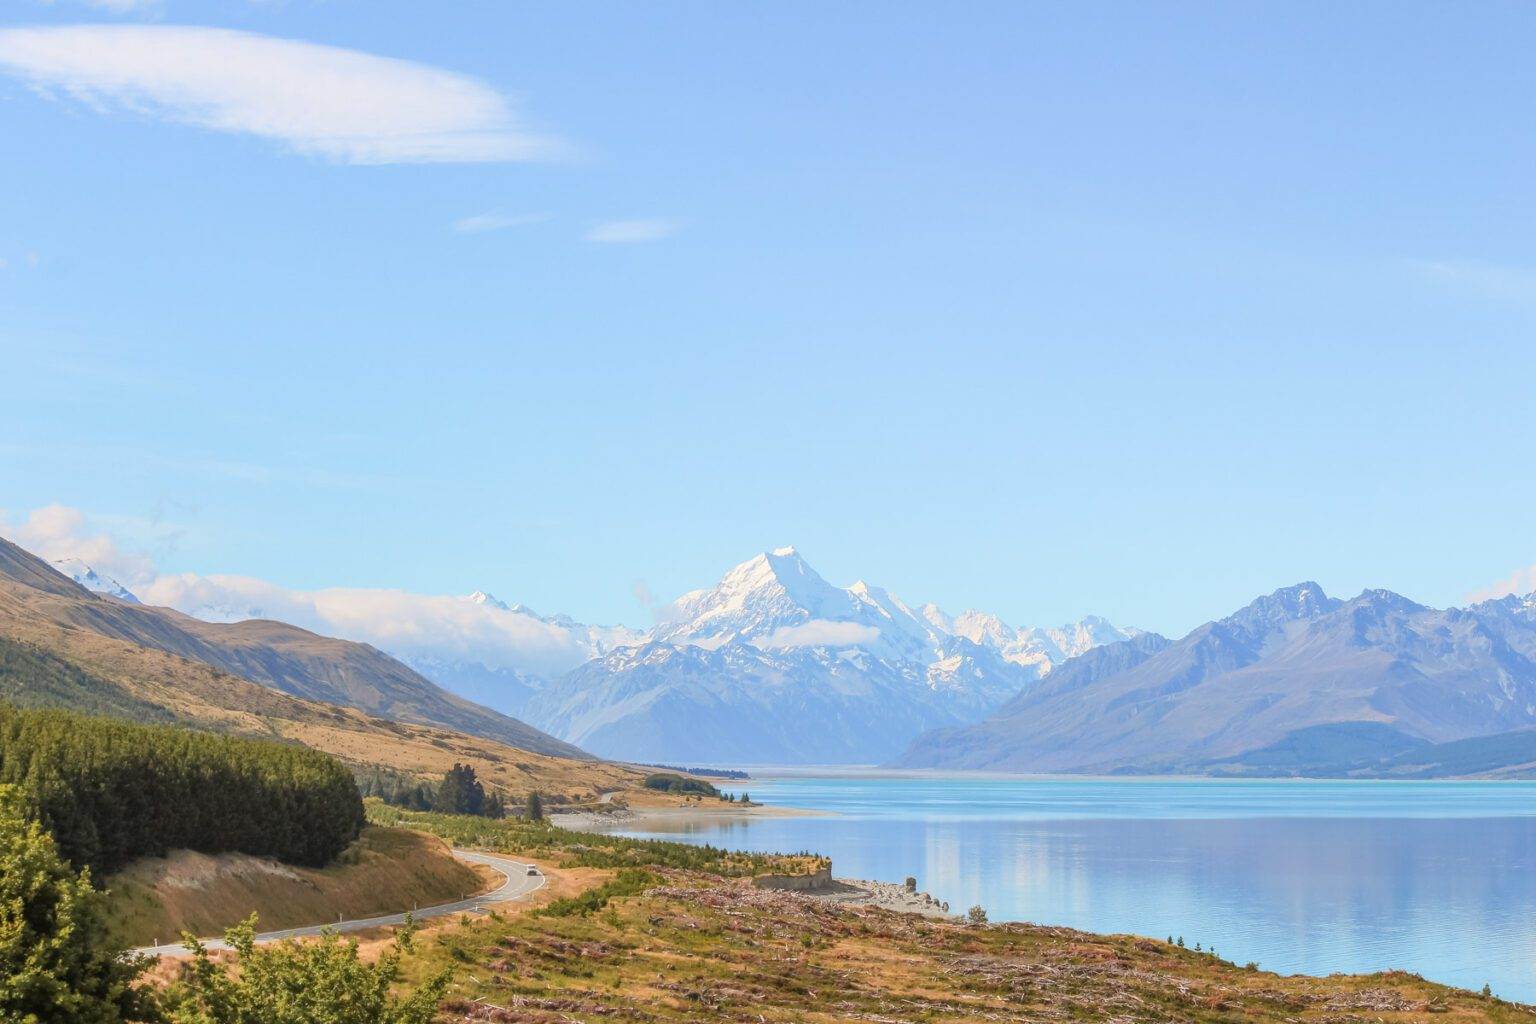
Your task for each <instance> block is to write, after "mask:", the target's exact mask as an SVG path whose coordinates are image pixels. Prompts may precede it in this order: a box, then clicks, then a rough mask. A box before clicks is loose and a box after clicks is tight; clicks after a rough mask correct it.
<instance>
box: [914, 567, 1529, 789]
mask: <svg viewBox="0 0 1536 1024" xmlns="http://www.w3.org/2000/svg"><path fill="white" fill-rule="evenodd" d="M1345 726H1347V727H1348V728H1345ZM1531 728H1536V596H1528V597H1524V598H1516V597H1507V598H1502V599H1500V600H1496V601H1488V602H1484V603H1482V604H1477V605H1473V606H1471V607H1468V608H1460V609H1458V608H1451V609H1444V610H1441V609H1434V608H1428V607H1425V606H1423V605H1420V604H1416V603H1414V602H1412V601H1410V600H1408V599H1407V598H1404V597H1401V596H1400V595H1397V594H1394V593H1392V592H1390V591H1386V590H1369V591H1366V592H1364V593H1362V594H1361V595H1360V596H1358V597H1356V598H1354V599H1353V600H1350V601H1340V600H1337V599H1334V598H1331V597H1329V596H1327V595H1326V594H1324V593H1323V590H1322V588H1321V587H1319V586H1318V585H1317V584H1315V583H1303V584H1298V585H1297V586H1294V587H1289V588H1286V589H1284V590H1278V591H1276V592H1275V593H1273V594H1270V595H1268V596H1266V597H1262V598H1259V599H1258V600H1256V601H1254V602H1253V603H1252V604H1250V605H1248V606H1247V607H1245V608H1243V609H1241V610H1239V611H1238V612H1236V613H1234V614H1233V615H1230V616H1228V617H1227V618H1224V619H1220V620H1218V621H1215V622H1209V623H1206V624H1205V625H1203V626H1200V627H1199V628H1198V629H1195V630H1193V631H1192V632H1190V633H1189V634H1188V635H1187V636H1184V637H1182V638H1181V639H1179V640H1177V641H1175V642H1172V643H1170V642H1167V641H1164V640H1162V639H1161V638H1155V639H1154V638H1151V637H1139V638H1136V639H1134V640H1130V641H1126V642H1122V643H1118V644H1112V645H1109V646H1106V647H1101V648H1098V649H1096V650H1094V651H1092V652H1090V653H1089V654H1087V655H1084V656H1081V657H1078V658H1075V659H1073V660H1071V661H1068V662H1066V663H1065V664H1064V665H1062V666H1061V667H1060V668H1059V669H1058V670H1056V671H1055V672H1053V673H1051V674H1050V675H1049V676H1047V677H1046V678H1045V679H1044V680H1043V681H1041V682H1040V683H1038V684H1036V685H1035V686H1032V687H1030V688H1029V689H1027V690H1025V691H1023V692H1021V693H1020V694H1019V695H1018V696H1017V697H1015V698H1014V699H1012V700H1011V701H1009V702H1008V703H1007V704H1006V705H1005V706H1003V707H1002V708H1000V709H999V710H998V711H997V713H996V714H994V715H992V716H991V717H989V718H988V719H986V720H985V721H983V722H981V723H979V724H976V725H971V726H966V727H962V728H955V729H942V730H938V731H934V732H931V733H929V734H927V735H924V736H922V737H920V738H919V739H918V740H917V741H916V742H914V743H913V744H912V745H911V746H910V747H909V748H908V749H907V750H906V751H905V752H904V753H903V754H902V755H901V756H900V757H898V758H896V759H895V760H894V762H893V763H894V764H896V765H900V766H903V767H942V768H978V769H995V770H1011V771H1046V772H1051V771H1064V772H1100V771H1143V772H1147V771H1203V772H1232V773H1249V774H1293V773H1299V774H1306V773H1309V772H1312V773H1321V774H1333V773H1339V772H1354V773H1371V772H1374V771H1377V770H1378V769H1380V770H1383V771H1385V770H1386V769H1385V768H1384V767H1383V766H1385V765H1386V764H1387V763H1388V762H1394V763H1397V764H1399V765H1400V766H1402V765H1410V766H1411V764H1412V763H1413V762H1414V758H1415V757H1416V756H1420V757H1434V758H1453V759H1454V757H1457V756H1464V755H1465V751H1458V749H1457V748H1445V749H1438V750H1436V751H1433V752H1428V748H1429V747H1432V746H1436V745H1442V744H1447V743H1453V742H1456V741H1464V740H1469V739H1473V738H1477V737H1492V736H1495V735H1501V734H1512V733H1518V732H1519V731H1520V730H1525V729H1531ZM1320 729H1322V730H1323V731H1321V732H1319V730H1320ZM1501 744H1502V746H1503V747H1507V748H1508V749H1510V750H1517V749H1518V750H1524V745H1523V744H1521V743H1520V742H1518V738H1516V739H1515V740H1509V741H1501ZM1522 756H1524V755H1522Z"/></svg>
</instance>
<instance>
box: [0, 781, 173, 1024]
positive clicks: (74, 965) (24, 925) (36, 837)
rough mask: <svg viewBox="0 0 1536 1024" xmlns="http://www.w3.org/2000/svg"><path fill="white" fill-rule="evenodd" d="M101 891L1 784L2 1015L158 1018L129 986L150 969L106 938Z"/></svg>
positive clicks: (82, 1022)
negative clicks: (71, 864)
mask: <svg viewBox="0 0 1536 1024" xmlns="http://www.w3.org/2000/svg"><path fill="white" fill-rule="evenodd" d="M104 899H105V894H103V893H100V892H97V891H96V890H95V889H93V888H92V887H91V877H90V872H89V871H86V870H82V871H80V872H79V873H78V874H76V873H75V872H74V871H72V870H71V869H70V868H69V867H68V866H67V865H66V864H65V863H64V860H63V858H62V857H60V856H59V853H58V849H57V848H56V847H55V845H54V842H53V839H52V837H50V836H49V835H48V834H47V833H46V832H44V831H43V830H42V828H41V826H39V825H38V823H37V822H36V821H33V820H29V818H28V817H27V814H26V811H25V803H24V801H23V799H22V797H21V794H20V793H19V792H17V790H16V789H14V788H13V787H10V786H0V1021H4V1022H6V1024H11V1022H22V1024H55V1022H57V1024H64V1022H71V1024H119V1022H127V1021H150V1020H154V1019H156V1017H155V1012H154V1006H153V1003H152V1001H151V1000H150V999H149V998H148V997H147V996H145V995H143V994H142V993H141V992H140V991H139V990H137V989H135V988H134V985H133V983H134V981H135V980H136V979H137V978H138V977H139V975H141V974H143V973H144V971H145V969H146V968H147V967H148V961H147V960H145V959H143V958H137V957H128V956H123V955H121V954H122V950H121V949H119V948H117V947H115V946H114V945H113V944H112V943H111V942H110V941H109V940H108V938H107V930H106V925H105V922H104V919H103V917H102V901H103V900H104Z"/></svg>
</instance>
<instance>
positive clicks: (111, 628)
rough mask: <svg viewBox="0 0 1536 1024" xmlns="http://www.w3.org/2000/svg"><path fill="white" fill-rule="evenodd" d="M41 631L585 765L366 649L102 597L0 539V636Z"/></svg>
mask: <svg viewBox="0 0 1536 1024" xmlns="http://www.w3.org/2000/svg"><path fill="white" fill-rule="evenodd" d="M45 627H52V628H56V629H62V630H65V631H68V632H72V633H83V634H91V635H94V636H99V637H103V638H107V639H111V640H117V641H122V642H125V643H128V644H132V645H135V646H137V647H141V648H147V649H150V650H155V651H160V652H164V653H166V654H171V655H175V656H178V657H181V658H187V659H191V660H193V661H197V662H201V663H203V664H206V665H209V666H211V667H213V668H215V669H218V670H220V671H222V672H225V673H228V674H230V675H232V676H237V677H239V678H242V679H246V680H249V681H251V682H255V683H259V684H262V685H263V686H268V687H271V688H273V689H276V690H280V691H282V692H284V693H288V694H291V695H293V696H296V697H301V698H305V699H308V700H313V701H323V702H326V703H330V704H338V705H342V706H345V707H352V708H357V709H359V710H361V711H364V712H367V713H369V714H373V715H378V716H380V717H384V718H389V719H394V720H397V721H402V722H415V723H420V724H432V725H438V726H444V727H447V728H450V729H454V730H457V731H460V732H464V733H469V734H471V735H475V736H481V737H484V738H487V739H491V740H496V741H499V742H502V743H506V744H509V745H511V746H514V747H518V748H521V749H525V750H532V751H538V752H541V753H546V754H555V755H559V756H563V757H584V756H586V755H584V754H583V752H582V751H580V750H578V749H577V748H575V747H573V746H571V745H569V744H567V743H563V742H561V741H560V740H557V739H555V738H554V737H552V736H548V735H546V734H544V733H542V732H540V731H539V730H537V729H534V728H532V727H531V726H529V725H527V724H525V723H523V722H520V721H518V720H516V719H514V718H510V717H508V716H506V715H503V714H500V713H498V712H495V711H492V710H490V709H489V708H485V707H481V706H480V705H477V704H474V703H471V702H470V701H468V700H465V699H464V698H462V697H459V696H456V695H455V694H452V693H449V692H448V691H446V690H444V689H442V688H441V687H439V686H437V685H436V684H434V683H432V682H431V681H429V680H428V679H426V678H424V677H422V676H421V675H419V674H418V673H416V672H414V671H412V670H411V669H409V668H407V667H406V666H405V665H403V664H401V663H400V662H398V661H396V660H395V659H393V658H391V657H389V656H388V655H386V654H384V653H383V652H382V651H379V650H376V649H375V648H373V647H370V646H368V645H366V644H358V643H352V642H350V641H346V640H337V639H333V638H331V637H324V636H319V635H317V634H315V633H311V632H309V631H307V630H303V629H299V628H298V627H296V626H290V625H287V624H286V623H281V622H273V621H269V620H248V621H244V622H236V623H211V622H204V621H202V620H200V619H195V618H192V617H190V616H187V615H183V614H181V613H180V612H176V611H173V610H171V609H169V608H152V607H149V606H146V605H141V604H137V603H130V602H129V601H126V600H121V599H117V598H114V597H108V596H103V595H101V594H97V593H94V592H93V591H91V590H88V589H86V588H85V587H84V586H81V585H80V584H78V583H76V582H75V581H74V580H72V579H70V578H69V577H67V576H66V575H64V574H63V573H61V572H59V571H58V570H56V569H55V568H54V567H52V566H50V565H49V564H48V563H47V562H45V561H43V560H42V559H39V558H37V557H36V556H34V555H32V554H30V553H29V552H27V551H25V550H23V549H22V548H20V547H18V546H17V545H15V544H12V543H10V542H9V541H5V540H3V539H0V636H10V637H12V638H13V639H22V640H26V639H28V638H29V637H30V636H32V635H33V634H35V633H37V632H38V631H39V629H43V628H45Z"/></svg>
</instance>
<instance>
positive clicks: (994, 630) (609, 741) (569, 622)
mask: <svg viewBox="0 0 1536 1024" xmlns="http://www.w3.org/2000/svg"><path fill="white" fill-rule="evenodd" d="M59 568H61V569H65V570H67V571H68V572H69V573H70V574H71V575H72V576H73V577H74V578H75V579H76V580H77V582H79V583H81V584H82V585H83V586H86V587H90V588H91V589H93V590H97V591H100V592H103V593H112V594H114V595H115V596H119V597H121V596H122V594H123V593H126V588H122V587H120V585H118V584H116V582H115V581H112V580H110V579H108V578H106V577H104V576H102V575H100V574H98V573H96V572H94V571H93V570H91V568H90V567H89V566H87V565H85V564H84V563H80V562H78V561H74V560H71V561H70V562H69V564H67V565H62V564H61V565H60V566H59ZM130 596H131V595H130ZM433 600H434V601H435V600H438V599H433ZM441 600H442V601H448V602H456V604H457V612H456V613H455V617H454V619H453V621H455V622H459V621H460V620H461V619H467V620H469V621H470V626H469V628H467V629H462V630H459V631H458V632H456V633H455V634H454V635H453V636H451V637H448V636H445V637H443V638H441V640H440V641H438V642H436V643H434V641H433V637H432V635H431V630H430V629H429V628H424V627H414V626H412V627H411V628H403V629H401V630H400V631H399V632H400V633H401V634H402V635H405V636H408V637H409V638H410V641H411V642H410V645H409V646H406V645H404V644H401V645H399V646H394V647H392V648H391V650H390V653H391V654H392V655H394V657H395V658H397V659H398V660H399V661H400V662H403V663H404V664H405V665H407V666H409V667H410V669H412V670H414V671H415V673H417V674H419V675H420V676H423V677H426V678H427V679H431V680H432V681H434V682H436V683H438V684H440V685H442V686H444V687H446V688H447V689H449V690H451V691H453V692H454V693H456V694H458V695H460V696H462V697H465V698H468V699H469V700H472V701H475V702H477V703H479V704H483V705H486V706H488V707H491V708H495V709H497V710H498V711H501V712H503V713H504V714H507V715H512V716H516V717H518V718H521V719H525V720H527V721H528V722H530V723H532V724H534V725H536V726H537V727H538V728H539V729H541V730H543V731H545V732H548V733H551V734H553V735H554V736H557V737H559V738H561V739H562V740H564V741H566V742H568V743H571V744H574V745H577V746H579V747H581V748H582V749H584V750H588V751H590V752H592V753H594V754H597V755H599V756H604V757H611V758H618V759H626V760H635V761H646V762H653V761H677V760H688V761H691V762H694V763H703V762H708V761H719V762H729V763H829V764H830V763H863V764H868V763H873V762H876V761H880V760H884V759H886V758H889V757H893V756H895V755H896V754H897V753H899V752H900V751H901V749H902V748H903V746H904V745H905V744H906V743H907V742H908V741H909V740H910V739H911V738H912V737H914V736H916V735H918V734H919V733H921V732H923V731H925V730H927V729H931V728H934V727H936V726H948V725H961V724H965V723H970V722H974V721H977V720H978V719H980V718H982V717H983V716H985V715H986V714H988V713H989V712H991V711H993V710H995V709H996V708H997V707H999V706H1000V705H1002V704H1003V703H1004V702H1005V701H1007V700H1008V699H1009V698H1011V697H1012V696H1014V695H1015V694H1016V693H1017V692H1018V691H1019V690H1020V688H1022V687H1023V686H1025V685H1026V684H1028V683H1030V682H1033V681H1035V680H1037V679H1040V678H1042V677H1044V676H1046V675H1047V674H1048V673H1049V672H1050V671H1051V670H1052V668H1053V667H1054V666H1056V665H1058V664H1060V663H1062V662H1064V661H1066V660H1068V659H1069V658H1071V657H1073V656H1075V655H1078V654H1081V653H1083V652H1084V651H1087V650H1090V649H1092V648H1093V647H1095V646H1097V645H1100V644H1103V643H1108V642H1112V641H1118V640H1123V639H1125V638H1127V637H1130V636H1135V635H1138V631H1137V630H1127V629H1120V628H1117V627H1116V626H1114V625H1112V624H1111V623H1109V622H1107V621H1105V620H1104V619H1101V618H1097V617H1089V618H1085V619H1083V620H1082V621H1080V622H1076V623H1071V624H1068V625H1066V626H1063V627H1060V628H1056V629H1039V628H1023V629H1015V628H1014V627H1012V626H1010V625H1008V624H1007V623H1005V622H1004V621H1003V620H1001V619H1000V618H998V617H997V616H995V615H990V614H987V613H984V612H979V611H966V612H963V613H961V614H959V615H955V616H951V615H949V614H947V613H945V612H944V611H943V610H942V609H940V608H938V607H937V606H935V605H932V604H925V605H918V606H911V605H907V604H905V603H904V602H902V601H901V600H900V599H898V598H896V597H895V596H893V595H892V594H890V593H889V592H887V591H885V590H883V589H882V588H880V587H875V586H871V585H869V584H867V583H864V582H859V583H855V584H853V585H852V586H850V587H846V588H844V587H836V586H833V585H832V584H830V583H828V582H827V581H826V580H825V579H823V578H822V577H821V576H820V575H819V574H818V573H817V572H816V571H815V570H814V569H813V568H812V567H811V566H810V565H809V564H808V563H807V562H806V561H805V559H804V558H803V557H801V555H800V554H799V553H798V552H797V551H796V550H795V549H794V548H780V549H777V550H775V551H771V552H765V553H763V554H761V555H758V556H756V557H754V558H752V559H749V560H748V561H746V562H743V563H741V564H740V565H738V566H736V567H734V568H733V569H731V570H730V571H729V572H727V573H726V574H725V576H724V578H722V579H721V580H720V582H719V583H717V584H716V585H715V586H713V587H709V588H705V589H701V590H696V591H693V592H691V593H688V594H685V595H683V596H682V597H681V598H679V599H678V600H676V601H675V602H673V603H672V604H671V605H670V606H668V608H667V609H666V612H665V614H664V615H663V616H662V617H661V620H660V621H659V622H658V623H657V624H656V625H655V626H654V627H653V628H651V629H649V630H646V631H643V632H642V631H638V630H633V629H628V628H626V627H623V626H593V625H587V624H583V623H580V622H577V621H576V620H574V619H572V618H570V617H569V616H564V615H548V616H546V615H540V614H538V613H537V612H535V611H533V610H532V609H530V608H528V607H526V606H524V605H521V604H509V603H507V602H504V601H502V600H499V599H498V598H496V597H494V596H492V595H491V594H489V593H487V592H485V591H476V592H475V593H473V594H471V595H469V596H467V597H463V598H444V599H441ZM180 607H181V610H182V611H184V612H187V613H190V614H192V615H194V616H196V617H198V618H201V619H207V620H213V621H216V622H221V623H230V624H238V622H239V621H241V620H243V619H246V618H256V617H265V615H266V612H265V610H264V609H263V608H262V607H260V606H258V605H255V604H249V603H241V602H240V595H239V594H232V593H230V592H214V593H212V594H199V599H198V601H197V602H195V603H187V604H184V605H180ZM438 611H439V612H441V609H440V608H439V609H438ZM406 625H410V624H406ZM465 634H468V635H470V636H476V635H481V636H485V637H487V638H490V639H494V640H495V641H496V643H495V644H494V645H492V644H491V643H490V642H489V641H488V642H487V643H486V645H484V646H483V647H481V648H478V649H477V648H476V647H475V646H474V644H473V643H472V642H471V643H467V644H466V643H465V642H464V640H463V639H462V637H463V636H464V635H465ZM523 635H526V636H530V637H533V638H535V639H536V640H537V641H538V642H539V646H538V649H537V651H536V652H535V653H533V654H530V655H528V656H526V657H522V656H520V654H521V652H520V651H519V650H517V649H516V648H515V645H514V647H513V649H511V650H509V649H508V646H507V643H506V638H507V637H509V636H523Z"/></svg>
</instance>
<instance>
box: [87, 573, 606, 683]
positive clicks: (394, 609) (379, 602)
mask: <svg viewBox="0 0 1536 1024" xmlns="http://www.w3.org/2000/svg"><path fill="white" fill-rule="evenodd" d="M86 561H89V559H86ZM129 589H131V590H133V592H134V594H135V595H136V596H137V597H138V598H139V599H140V600H141V601H143V602H145V603H146V604H152V605H163V606H165V607H168V608H175V609H177V610H178V611H181V612H185V613H186V614H188V615H192V616H195V617H197V618H200V619H207V620H210V621H215V622H219V621H223V622H234V621H239V620H241V619H279V620H281V621H283V622H289V623H292V624H294V625H296V626H303V627H304V628H306V629H311V630H314V631H315V632H317V633H323V634H326V635H327V636H339V637H344V638H346V639H348V640H360V641H362V642H364V643H369V644H372V645H374V646H375V647H378V648H381V649H383V650H386V651H389V652H391V653H393V654H398V655H404V656H406V657H412V656H430V657H433V658H436V659H444V660H449V661H453V660H458V659H471V660H474V661H478V662H482V663H484V664H486V665H489V666H490V667H492V668H514V669H518V670H520V671H524V672H535V673H540V674H549V675H553V674H557V673H560V672H564V671H567V670H569V669H571V668H574V667H575V666H576V665H579V664H580V663H581V662H583V661H585V660H586V659H587V657H588V656H589V653H590V652H589V650H588V648H587V646H586V643H585V638H584V637H583V636H581V635H578V634H576V633H574V632H572V631H571V630H567V629H563V628H561V627H560V626H557V625H553V624H551V623H547V622H544V621H543V620H541V619H538V618H536V617H534V616H532V615H527V614H524V613H522V612H517V611H509V610H507V609H504V608H497V607H494V606H492V605H489V604H479V603H476V602H474V601H470V600H469V599H467V598H464V597H454V596H445V595H435V594H413V593H410V592H408V591H404V590H390V589H379V588H364V587H328V588H325V589H321V590H295V589H291V588H288V587H283V586H280V585H278V584H276V583H271V582H268V581H266V580H262V579H257V578H255V577H251V576H232V575H212V576H201V575H198V574H196V573H171V574H166V575H160V576H156V577H155V578H154V579H153V580H151V581H150V582H148V583H141V584H140V585H139V586H138V587H130V588H129Z"/></svg>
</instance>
